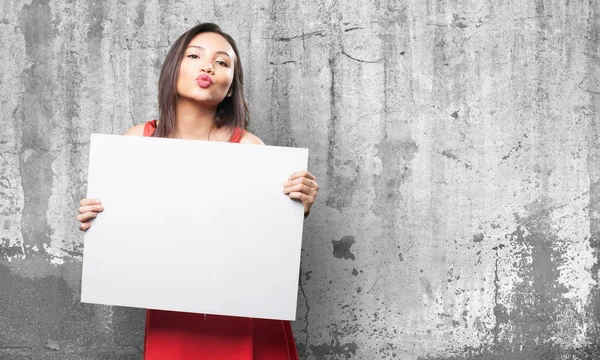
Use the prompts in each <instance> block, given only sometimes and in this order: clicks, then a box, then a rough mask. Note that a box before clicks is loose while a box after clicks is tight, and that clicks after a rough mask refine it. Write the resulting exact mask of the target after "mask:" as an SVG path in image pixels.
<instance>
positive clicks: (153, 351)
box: [77, 23, 319, 360]
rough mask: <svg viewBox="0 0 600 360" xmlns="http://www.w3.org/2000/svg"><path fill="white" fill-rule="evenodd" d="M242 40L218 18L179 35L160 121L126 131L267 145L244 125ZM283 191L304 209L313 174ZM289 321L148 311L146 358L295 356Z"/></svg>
mask: <svg viewBox="0 0 600 360" xmlns="http://www.w3.org/2000/svg"><path fill="white" fill-rule="evenodd" d="M243 84H244V77H243V71H242V64H241V62H240V58H239V53H238V50H237V46H236V45H235V42H234V40H233V39H232V38H231V36H229V35H227V34H225V33H224V32H223V31H222V30H221V29H220V28H219V27H218V26H217V25H215V24H209V23H207V24H200V25H197V26H195V27H193V28H192V29H190V30H188V31H187V32H185V33H184V34H183V35H181V36H180V37H179V39H177V40H176V41H175V43H174V44H173V46H172V47H171V49H170V50H169V52H168V54H167V57H166V59H165V62H164V65H163V68H162V71H161V74H160V79H159V91H158V100H159V113H160V116H159V120H158V121H156V120H152V121H149V122H147V123H145V124H141V125H137V126H134V127H132V128H131V129H129V130H128V131H127V132H126V133H125V134H126V135H133V136H154V137H169V138H177V139H197V140H208V141H227V142H232V143H246V144H257V145H262V144H263V142H262V141H261V140H260V139H259V138H258V137H256V136H254V135H253V134H251V133H249V132H248V131H246V126H247V120H248V108H247V106H246V101H245V99H244V93H243ZM282 191H283V194H286V195H287V196H289V197H290V198H291V199H297V200H299V201H302V203H303V204H304V215H305V216H307V215H308V212H309V210H310V208H311V206H312V204H313V202H314V200H315V197H316V196H317V192H318V191H319V186H318V185H317V182H316V178H315V177H314V176H313V175H311V174H310V173H308V172H306V171H299V172H296V173H294V174H292V175H291V176H290V177H289V179H288V181H287V183H286V184H285V185H284V186H283V189H282ZM80 205H81V207H80V208H79V213H80V214H79V215H78V216H77V220H78V221H80V222H81V224H80V227H79V228H80V230H82V231H85V230H87V229H89V227H90V225H91V221H92V220H93V219H94V218H95V217H96V216H97V215H98V213H99V212H101V211H103V210H104V209H103V207H102V204H101V202H100V201H99V200H96V199H83V200H81V203H80ZM297 358H298V354H297V351H296V345H295V342H294V338H293V335H292V329H291V327H290V323H289V321H280V320H264V319H251V318H242V317H229V316H217V315H205V314H191V313H180V312H169V311H160V310H148V311H147V313H146V337H145V346H144V359H145V360H159V359H160V360H163V359H196V360H198V359H211V360H213V359H232V360H234V359H235V360H246V359H248V360H250V359H257V360H283V359H286V360H287V359H297Z"/></svg>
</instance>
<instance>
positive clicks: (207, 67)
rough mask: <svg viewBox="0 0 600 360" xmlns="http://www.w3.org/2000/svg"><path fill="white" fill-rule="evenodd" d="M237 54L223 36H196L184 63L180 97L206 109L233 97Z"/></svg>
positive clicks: (186, 53)
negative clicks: (195, 102) (202, 105)
mask: <svg viewBox="0 0 600 360" xmlns="http://www.w3.org/2000/svg"><path fill="white" fill-rule="evenodd" d="M234 59H235V52H234V51H233V48H232V47H231V45H229V43H228V42H227V40H225V38H224V37H222V36H221V35H219V34H216V33H212V32H205V33H200V34H198V35H196V36H195V37H194V38H193V39H192V41H190V43H189V44H188V46H187V48H186V49H185V52H184V54H183V59H182V60H181V67H180V68H179V79H178V80H177V94H178V95H179V96H180V97H182V98H186V99H189V100H192V101H197V102H198V103H201V104H204V105H207V106H217V105H218V104H219V103H220V102H221V101H223V99H224V98H225V96H230V95H231V94H230V88H231V83H232V82H233V71H234V68H233V66H234Z"/></svg>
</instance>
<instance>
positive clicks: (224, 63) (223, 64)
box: [217, 60, 229, 67]
mask: <svg viewBox="0 0 600 360" xmlns="http://www.w3.org/2000/svg"><path fill="white" fill-rule="evenodd" d="M217 64H219V65H221V66H225V67H229V65H227V63H226V62H225V61H220V60H219V61H217Z"/></svg>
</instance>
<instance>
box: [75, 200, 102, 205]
mask: <svg viewBox="0 0 600 360" xmlns="http://www.w3.org/2000/svg"><path fill="white" fill-rule="evenodd" d="M100 204H102V202H101V201H100V200H98V199H81V201H80V202H79V206H88V205H100Z"/></svg>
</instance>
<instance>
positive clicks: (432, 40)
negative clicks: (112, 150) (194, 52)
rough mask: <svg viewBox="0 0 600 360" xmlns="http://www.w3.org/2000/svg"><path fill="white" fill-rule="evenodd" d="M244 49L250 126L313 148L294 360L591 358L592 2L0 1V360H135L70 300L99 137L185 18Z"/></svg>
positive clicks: (594, 291)
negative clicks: (90, 159) (94, 140)
mask: <svg viewBox="0 0 600 360" xmlns="http://www.w3.org/2000/svg"><path fill="white" fill-rule="evenodd" d="M201 21H214V22H217V23H218V24H220V25H221V26H222V27H223V28H224V29H225V30H226V31H227V32H230V33H231V34H232V35H233V36H234V38H235V39H237V41H238V44H239V47H240V50H241V57H242V61H243V63H244V65H245V70H246V74H247V88H246V92H247V96H248V100H249V102H250V108H251V111H252V119H253V122H252V124H251V130H252V131H253V132H254V133H256V134H257V135H258V136H259V137H261V138H262V139H263V140H264V141H265V142H266V143H268V144H272V145H285V146H302V147H309V148H310V150H311V153H310V165H309V167H310V170H312V172H314V173H315V174H316V175H317V177H318V179H319V183H320V185H321V186H322V190H321V193H320V196H319V199H318V201H317V203H316V205H315V207H314V209H313V211H312V213H311V216H310V217H309V219H308V220H307V221H306V223H305V236H304V248H303V252H302V255H303V256H302V276H301V286H300V291H299V300H298V304H299V305H298V320H297V321H296V322H295V323H294V325H293V326H294V330H295V334H296V340H297V343H298V347H299V350H300V352H301V354H302V355H303V358H305V359H365V360H370V359H402V360H405V359H406V360H408V359H415V360H416V359H420V360H433V359H439V360H441V359H486V360H487V359H523V360H525V359H531V360H546V359H597V358H600V348H599V345H600V344H599V341H598V336H600V286H599V284H598V280H599V279H598V271H599V270H600V265H599V264H598V257H599V256H600V255H599V253H598V250H599V248H600V203H599V200H600V151H599V149H600V147H599V145H600V138H599V135H600V112H599V111H600V110H599V107H600V61H599V58H600V52H599V45H600V40H599V38H600V3H599V2H598V1H596V0H590V1H589V2H588V1H558V0H555V1H548V0H547V1H542V0H536V1H533V0H529V1H518V0H508V1H491V0H490V1H450V0H438V1H435V0H423V1H418V0H414V1H406V0H404V1H368V0H359V1H338V0H335V1H327V2H326V3H317V2H312V1H300V2H297V1H291V0H290V1H281V2H279V1H271V2H267V1H263V2H258V1H255V2H249V3H245V2H241V3H238V2H234V1H227V2H225V1H213V2H208V1H204V2H197V1H191V0H187V1H179V2H171V1H166V0H162V1H161V0H159V1H157V0H151V1H140V0H135V1H117V0H111V1H95V2H92V1H87V2H81V1H80V2H72V1H65V0H52V1H50V0H33V1H31V2H29V1H27V2H26V1H16V0H4V1H3V2H2V4H1V5H0V40H1V41H0V59H1V62H0V84H1V89H2V93H1V96H0V101H1V103H0V242H1V247H0V358H2V359H140V358H141V348H142V345H143V325H144V313H143V311H140V310H136V309H127V308H119V307H107V306H92V305H87V304H81V303H80V302H79V291H80V274H81V256H82V246H83V244H82V234H81V233H79V232H78V230H77V224H76V222H75V220H74V218H75V215H76V209H77V203H78V199H80V198H81V197H83V195H84V194H85V189H86V185H85V184H86V176H87V155H88V149H89V135H90V133H91V132H100V133H110V134H121V133H123V132H124V131H125V130H126V129H127V128H129V127H130V126H132V125H133V124H138V123H142V122H144V121H146V120H149V119H151V118H154V117H156V116H157V107H156V100H155V99H156V93H157V88H156V86H157V78H158V74H159V71H160V66H161V64H162V61H163V59H164V56H165V53H166V51H167V50H168V47H169V45H170V43H171V42H172V41H173V40H174V39H175V38H176V37H177V36H178V35H179V34H180V33H182V32H183V31H185V30H186V29H187V28H189V27H191V26H192V25H194V24H196V23H197V22H201Z"/></svg>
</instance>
